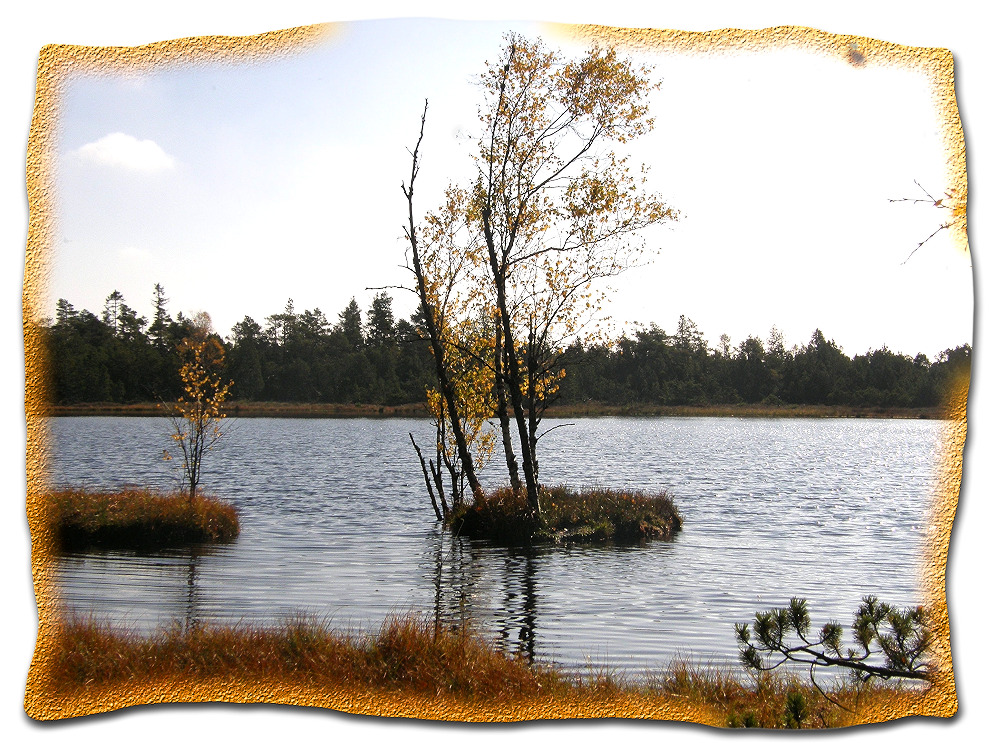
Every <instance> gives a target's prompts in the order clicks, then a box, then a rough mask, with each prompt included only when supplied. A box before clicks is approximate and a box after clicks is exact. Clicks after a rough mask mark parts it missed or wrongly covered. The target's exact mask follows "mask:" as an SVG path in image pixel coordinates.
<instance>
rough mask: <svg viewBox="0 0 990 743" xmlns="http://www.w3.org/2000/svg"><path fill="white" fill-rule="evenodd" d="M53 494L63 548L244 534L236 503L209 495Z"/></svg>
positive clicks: (157, 544) (163, 543)
mask: <svg viewBox="0 0 990 743" xmlns="http://www.w3.org/2000/svg"><path fill="white" fill-rule="evenodd" d="M50 498H51V508H52V512H51V513H52V521H53V527H54V529H53V530H54V533H55V539H56V543H57V544H58V546H59V549H61V550H63V551H69V550H84V549H90V548H94V547H98V548H112V549H134V550H151V549H162V548H165V547H178V546H182V545H188V544H222V543H227V542H232V541H234V540H235V539H237V536H238V534H239V533H240V526H239V524H238V520H237V511H236V510H235V509H234V507H233V506H232V505H230V504H229V503H225V502H223V501H221V500H218V499H216V498H213V497H210V496H205V495H199V496H197V497H195V498H189V497H188V494H186V493H166V494H163V493H155V492H153V491H150V490H136V489H133V490H120V491H116V492H95V491H89V490H82V489H67V490H57V491H54V492H52V493H51V495H50Z"/></svg>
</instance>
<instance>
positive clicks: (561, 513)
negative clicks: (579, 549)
mask: <svg viewBox="0 0 990 743" xmlns="http://www.w3.org/2000/svg"><path fill="white" fill-rule="evenodd" d="M540 511H541V513H540V519H539V520H538V521H537V520H535V519H534V518H533V517H532V515H531V514H530V511H529V506H528V504H527V502H526V496H525V494H524V493H517V492H514V491H513V490H511V489H510V488H499V489H498V490H496V491H495V492H494V493H492V494H491V495H488V496H485V497H483V498H479V499H476V500H475V501H474V503H472V504H471V505H470V506H468V507H466V508H464V509H462V510H460V511H458V512H456V513H454V514H453V516H452V518H451V521H450V526H451V529H452V530H453V531H454V532H455V533H458V534H463V535H465V536H469V537H475V538H483V539H490V540H492V541H495V542H501V543H529V542H613V543H614V542H623V543H638V542H644V541H646V540H649V539H670V538H671V537H673V535H674V534H676V533H677V532H678V531H680V529H681V523H682V522H681V517H680V514H679V513H678V512H677V508H676V507H675V506H674V501H673V499H672V498H671V497H670V495H668V494H667V493H666V492H660V493H657V494H653V495H649V494H645V493H641V492H627V491H620V490H612V489H610V488H592V489H587V490H575V489H574V488H570V487H567V486H565V485H556V486H553V487H545V488H542V489H541V491H540Z"/></svg>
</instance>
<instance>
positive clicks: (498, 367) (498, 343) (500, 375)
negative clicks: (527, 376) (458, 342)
mask: <svg viewBox="0 0 990 743" xmlns="http://www.w3.org/2000/svg"><path fill="white" fill-rule="evenodd" d="M494 365H495V402H496V412H497V414H498V422H499V425H500V427H501V429H502V448H503V449H504V450H505V464H506V466H507V467H508V468H509V484H510V485H511V486H512V490H513V491H514V492H519V491H520V490H522V482H521V481H520V480H519V463H518V462H517V461H516V453H515V452H514V451H513V450H512V428H511V426H510V424H509V406H508V401H507V400H506V397H505V350H504V349H503V347H502V323H501V322H497V323H495V364H494Z"/></svg>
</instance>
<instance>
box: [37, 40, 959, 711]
mask: <svg viewBox="0 0 990 743" xmlns="http://www.w3.org/2000/svg"><path fill="white" fill-rule="evenodd" d="M339 28H340V27H339V26H338V25H335V24H327V25H318V26H306V27H302V28H296V29H288V30H283V31H275V32H271V33H267V34H261V35H257V36H250V37H221V36H209V37H198V38H187V39H178V40H172V41H165V42H161V43H156V44H148V45H145V46H139V47H82V46H69V45H52V46H46V47H45V48H44V49H42V51H41V55H40V58H39V62H38V81H37V94H36V99H35V108H34V115H33V118H32V123H31V131H30V136H29V141H28V157H27V192H28V201H29V207H30V222H29V226H28V241H27V252H26V259H25V279H24V293H23V298H22V300H23V312H24V320H25V324H24V346H25V348H24V351H25V353H24V358H25V376H26V380H27V381H26V389H25V410H26V416H27V504H26V506H27V517H28V523H29V525H30V528H31V550H32V571H33V578H34V588H35V596H36V599H37V603H38V614H39V628H38V640H37V646H36V648H35V654H34V658H33V660H32V663H31V667H30V670H29V673H28V681H27V689H26V694H25V703H24V706H25V710H26V711H27V713H28V714H29V715H30V716H31V717H33V718H34V719H37V720H56V719H64V718H69V717H77V716H81V715H88V714H94V713H99V712H106V711H110V710H114V709H120V708H123V707H130V706H133V705H139V704H152V703H163V702H205V701H225V702H268V703H279V704H292V705H301V706H312V707H324V708H330V709H335V710H340V711H344V712H351V713H357V714H365V715H377V716H385V717H413V718H422V719H432V720H467V721H489V722H492V721H513V720H533V719H573V718H635V719H663V720H681V721H690V722H698V723H704V724H712V725H718V724H720V722H721V721H718V720H714V719H709V718H708V716H707V715H706V714H705V713H704V712H702V711H700V710H693V709H691V708H690V707H687V706H684V707H674V706H671V705H669V704H660V703H655V704H650V703H646V702H644V700H643V698H642V697H636V698H633V697H624V696H618V697H616V698H613V699H610V700H608V701H588V702H580V703H557V704H554V705H553V706H548V705H546V704H534V705H532V706H528V707H525V706H523V707H516V708H514V709H506V708H504V707H495V706H493V705H488V704H485V703H483V702H478V703H455V704H451V703H450V702H448V701H444V702H442V703H439V702H437V701H436V700H433V699H425V698H420V697H415V696H412V695H400V694H395V693H381V694H369V693H367V692H361V693H357V692H348V691H338V692H332V693H327V692H323V691H315V690H313V689H312V688H307V687H302V686H296V685H290V684H286V683H284V682H281V681H279V680H278V679H273V680H271V681H270V682H267V683H261V682H244V681H235V682H229V681H208V682H198V683H194V682H190V681H189V680H187V679H182V678H175V679H173V680H170V681H169V682H168V683H165V682H161V683H156V684H154V685H137V684H131V685H120V686H116V687H114V689H113V693H108V692H107V691H106V690H103V691H102V692H92V691H90V690H81V691H80V692H79V693H78V694H75V695H73V696H72V697H71V698H67V697H58V696H56V695H54V694H53V693H51V691H50V690H49V689H48V688H47V684H46V669H47V667H48V663H49V658H50V651H51V648H52V639H53V637H54V632H55V629H56V626H55V622H56V621H57V612H56V610H55V606H56V604H55V600H56V596H55V593H54V587H53V582H52V580H51V578H50V575H51V573H50V571H51V570H52V566H53V560H54V557H53V551H52V543H51V539H50V535H48V534H47V533H46V531H45V529H44V528H43V525H44V523H45V519H44V516H45V514H44V499H43V497H42V495H43V490H44V484H45V477H44V463H45V451H46V431H45V417H44V416H45V408H44V400H45V394H44V393H45V374H44V358H43V354H42V349H41V346H40V343H39V338H38V337H37V336H36V334H34V333H33V332H32V329H31V320H32V319H37V318H41V317H42V316H43V315H44V312H43V306H44V298H45V295H46V291H45V290H46V273H47V271H46V266H47V261H48V260H49V253H50V249H51V241H52V235H53V232H54V226H55V213H54V200H53V198H52V197H51V194H52V173H53V170H52V164H53V158H54V151H55V141H54V138H55V129H56V126H55V124H56V121H57V115H58V107H59V102H60V96H61V93H62V83H63V82H64V81H65V80H66V79H67V78H68V77H69V76H70V75H72V74H73V73H74V72H76V71H81V72H87V73H91V74H93V73H95V74H100V73H112V72H119V71H121V70H128V71H135V70H140V69H144V68H147V67H151V66H158V65H165V64H198V63H203V62H217V61H219V62H244V61H250V60H255V59H271V58H273V57H279V56H285V55H289V54H292V53H294V52H296V51H298V50H301V49H304V48H306V47H308V46H310V45H313V44H315V43H318V42H320V41H323V40H325V39H327V38H328V37H330V36H332V35H333V34H334V33H335V32H336V31H337V30H339ZM545 28H546V30H547V32H548V33H549V34H562V35H564V36H567V37H569V38H572V39H575V40H580V41H588V42H604V43H608V44H612V45H615V46H617V47H620V48H623V47H624V48H626V49H627V50H640V51H654V52H655V51H663V50H670V51H677V52H683V53H692V54H731V53H733V52H743V51H744V52H755V51H760V50H766V49H774V48H783V47H796V48H801V49H804V50H807V51H812V52H814V53H816V54H821V55H830V56H836V57H840V58H843V59H846V60H847V61H848V62H849V63H850V64H863V63H867V64H883V65H898V66H908V67H911V68H912V69H920V70H921V71H923V72H924V73H925V74H927V75H928V77H929V79H930V80H931V81H932V88H933V91H934V93H933V95H934V97H935V101H934V105H935V106H936V107H937V110H938V111H939V113H940V115H941V121H942V132H943V141H944V145H945V151H946V155H947V168H948V181H949V183H950V184H951V188H952V192H953V195H954V200H955V201H956V202H957V203H958V204H961V205H963V206H962V208H961V209H959V210H957V214H956V216H958V219H957V220H956V222H955V223H954V224H953V226H952V228H951V236H952V240H953V243H954V244H955V245H956V246H957V247H958V248H959V249H961V250H968V241H967V237H966V235H967V232H966V227H967V224H966V215H965V204H966V198H967V180H966V165H965V143H964V139H963V130H962V123H961V120H960V117H959V110H958V106H957V104H956V98H955V84H954V74H953V63H952V55H951V54H950V52H949V51H948V50H945V49H928V48H918V47H906V46H899V45H896V44H892V43H889V42H883V41H877V40H874V39H867V38H862V37H855V36H848V35H838V34H829V33H825V32H822V31H818V30H814V29H809V28H800V27H793V26H784V27H776V28H770V29H763V30H759V31H746V30H739V29H723V30H718V31H710V32H704V33H702V32H682V31H672V30H653V29H620V28H612V27H606V26H574V25H559V24H548V25H546V26H545ZM967 397H968V384H967V385H965V386H963V387H961V388H960V389H958V390H957V391H956V395H955V398H954V402H953V405H952V407H951V410H950V417H951V423H950V431H949V434H948V440H947V441H946V442H944V443H945V446H944V447H943V450H944V461H943V462H942V464H941V468H940V472H939V497H938V500H937V504H936V507H935V508H934V509H933V523H932V524H931V530H930V533H931V542H930V544H929V560H928V571H927V574H926V575H925V588H926V591H927V595H928V599H929V605H930V606H931V608H932V610H933V614H934V618H935V626H936V638H937V639H936V645H935V649H936V655H937V659H938V661H939V665H940V667H941V668H942V669H943V671H942V673H941V675H940V676H939V677H938V678H937V679H936V681H935V683H934V684H933V686H932V687H931V689H930V690H929V691H928V692H927V693H926V694H924V695H923V696H921V697H919V698H918V699H916V700H915V701H914V702H912V703H911V704H910V706H904V707H895V708H883V709H873V710H870V711H869V712H867V713H866V714H864V715H863V717H862V719H861V720H860V722H864V723H865V722H873V721H881V720H890V719H894V718H899V717H904V716H908V715H930V716H936V717H950V716H952V715H953V714H955V712H956V710H957V708H958V702H957V698H956V688H955V677H954V673H953V670H952V659H951V653H950V648H949V619H948V608H947V602H946V594H945V581H946V564H947V559H948V551H949V536H950V533H951V530H952V522H953V518H954V516H955V512H956V506H957V504H958V498H959V489H960V484H961V480H962V454H963V446H964V443H965V439H966V404H967Z"/></svg>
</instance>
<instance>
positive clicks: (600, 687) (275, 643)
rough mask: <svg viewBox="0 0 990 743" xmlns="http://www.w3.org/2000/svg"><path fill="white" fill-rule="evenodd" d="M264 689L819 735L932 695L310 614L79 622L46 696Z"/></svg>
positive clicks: (63, 640)
mask: <svg viewBox="0 0 990 743" xmlns="http://www.w3.org/2000/svg"><path fill="white" fill-rule="evenodd" d="M258 683H260V684H267V687H265V688H267V689H268V690H269V691H268V693H269V695H271V694H272V690H273V689H277V688H291V689H292V692H291V693H292V695H293V696H291V697H290V698H289V700H288V701H290V702H291V703H296V704H315V705H316V706H328V707H331V708H337V709H345V710H348V711H352V712H353V711H358V710H357V709H355V707H354V704H353V703H351V704H347V703H346V700H365V701H366V702H367V703H368V705H370V706H366V707H364V708H363V709H364V711H365V713H368V709H370V710H371V712H370V713H372V714H374V713H375V712H374V711H373V710H374V705H375V701H374V700H376V699H380V700H382V701H383V703H384V701H385V700H388V703H389V707H388V709H389V713H390V714H392V715H394V716H413V717H416V716H433V717H435V718H439V719H479V718H478V717H477V715H478V714H479V712H480V713H481V714H482V715H484V716H483V717H481V718H480V719H488V720H491V719H496V720H522V719H547V718H554V717H558V718H561V717H605V716H608V717H637V718H647V719H679V720H691V721H695V722H703V723H706V724H709V725H716V726H724V727H736V726H749V727H795V726H800V727H808V728H822V727H841V726H845V725H850V724H855V723H858V722H864V721H872V720H886V719H895V718H897V717H901V716H904V715H906V714H925V711H924V710H925V705H926V697H925V695H926V692H924V691H910V690H900V689H896V688H893V687H889V686H887V687H882V686H876V687H868V688H865V689H861V690H858V691H857V689H855V688H853V687H849V686H841V687H837V688H834V689H833V690H832V693H833V694H834V696H835V698H836V700H837V701H839V702H840V703H841V704H842V705H843V706H845V707H847V708H848V709H847V710H844V709H842V708H841V707H839V706H836V705H835V704H832V703H830V702H828V701H826V700H825V699H824V698H823V697H822V696H821V695H820V694H819V693H818V692H817V691H815V690H814V689H813V688H812V687H811V685H810V684H809V683H807V682H806V681H805V682H803V683H802V682H801V681H800V680H798V679H797V678H793V677H788V676H784V675H779V674H778V675H769V676H764V677H762V678H761V679H759V680H748V679H745V678H744V679H740V678H738V677H736V676H735V675H733V674H730V673H723V672H718V671H712V670H706V669H702V668H698V667H692V666H689V665H687V664H685V663H675V664H673V665H672V666H671V667H670V668H669V669H668V670H667V671H666V672H664V673H662V674H659V675H657V676H655V677H653V678H651V679H650V680H648V681H644V682H641V683H626V682H623V681H622V680H621V679H620V678H617V677H615V676H614V675H610V674H607V673H604V672H601V673H594V672H592V673H585V674H580V675H576V674H567V673H564V672H562V671H560V670H558V669H555V668H552V667H545V666H539V665H530V664H527V663H526V662H525V661H524V660H523V659H521V658H517V657H512V656H508V655H505V654H504V653H502V652H500V651H498V650H497V649H495V648H494V646H492V645H491V644H489V643H487V642H485V641H484V640H482V639H480V638H478V637H477V636H475V635H474V634H472V633H471V632H470V631H465V630H455V629H450V628H445V627H443V626H437V625H436V624H434V623H433V622H429V621H423V620H420V619H417V618H411V617H405V618H393V619H389V620H387V621H386V622H385V623H384V624H383V625H382V627H381V628H380V629H379V630H378V631H377V632H372V633H368V634H364V635H347V634H343V633H340V632H337V631H334V630H332V629H331V628H330V627H329V626H328V625H327V624H326V623H324V622H319V621H316V620H312V619H305V618H300V619H295V620H291V621H287V622H284V623H283V624H282V625H280V626H275V627H268V628H263V627H251V626H237V627H230V626H202V627H199V628H197V629H193V630H190V631H182V630H181V629H179V628H173V629H169V630H162V631H160V632H159V633H157V634H155V635H153V636H150V637H143V636H140V635H138V634H135V633H131V632H127V631H124V630H119V629H112V628H109V627H108V626H106V625H101V624H97V623H94V622H93V621H72V622H69V623H67V624H66V625H65V626H64V627H62V628H61V629H60V630H59V632H58V634H57V636H56V638H55V642H54V644H53V646H52V651H51V656H50V661H49V666H48V668H47V671H46V673H45V674H44V683H43V686H44V689H45V693H46V694H48V695H50V696H51V697H56V698H59V699H61V700H62V701H63V702H64V704H65V705H66V706H63V707H59V709H62V710H66V709H70V708H71V706H72V703H73V702H72V700H73V699H74V698H87V699H91V698H93V695H94V694H95V695H97V698H99V699H100V700H102V702H103V704H105V705H109V706H108V707H107V709H113V708H118V707H121V706H127V705H128V704H133V703H139V701H138V700H140V699H141V696H140V695H141V694H142V693H144V694H149V695H150V696H149V699H151V700H153V701H190V700H192V699H197V700H199V701H206V699H207V698H209V697H208V696H207V697H203V696H199V697H197V696H196V694H195V690H196V689H197V688H201V689H216V688H232V687H234V686H237V685H239V684H240V685H245V684H247V685H248V687H247V688H250V684H258ZM217 684H219V685H220V687H218V686H217ZM115 688H117V689H122V688H127V689H128V690H129V693H131V694H132V696H130V697H128V698H127V700H125V701H119V702H114V700H115V699H121V697H118V696H115V695H114V694H113V691H114V689H115ZM138 688H144V689H145V691H144V692H136V696H134V692H132V691H130V690H133V689H138ZM335 690H336V691H338V692H341V691H342V692H344V694H343V695H340V694H337V695H334V693H333V692H334V691H335ZM320 700H323V701H320ZM328 700H337V701H336V702H331V701H328ZM341 700H345V701H341ZM368 700H370V701H368ZM424 700H426V704H427V705H428V706H425V707H424ZM258 701H274V699H273V698H272V697H271V696H269V697H268V698H265V699H260V700H258ZM424 710H426V712H424ZM788 710H791V712H795V711H797V713H798V714H797V717H796V718H795V716H794V715H793V714H791V716H790V717H788ZM90 711H93V710H90ZM49 719H52V718H49Z"/></svg>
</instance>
